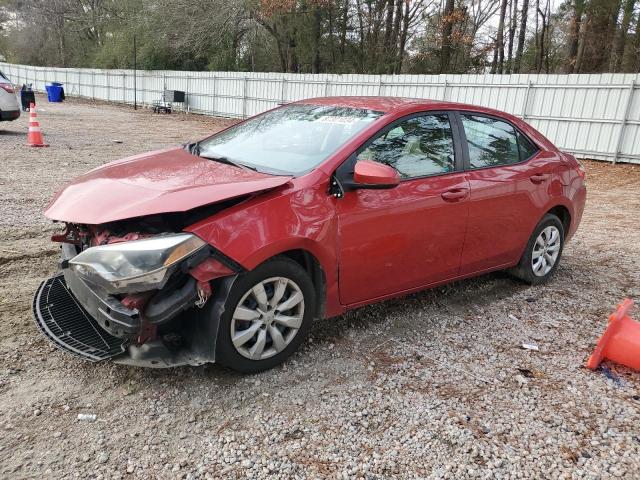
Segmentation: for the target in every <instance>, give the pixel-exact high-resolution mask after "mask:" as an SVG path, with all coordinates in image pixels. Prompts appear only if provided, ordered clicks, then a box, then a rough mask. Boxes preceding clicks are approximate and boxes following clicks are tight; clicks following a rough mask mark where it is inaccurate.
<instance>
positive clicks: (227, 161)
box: [198, 146, 258, 172]
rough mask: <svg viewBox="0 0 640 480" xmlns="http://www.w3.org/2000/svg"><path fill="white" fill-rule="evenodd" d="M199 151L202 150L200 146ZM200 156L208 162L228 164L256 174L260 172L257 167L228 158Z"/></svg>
mask: <svg viewBox="0 0 640 480" xmlns="http://www.w3.org/2000/svg"><path fill="white" fill-rule="evenodd" d="M199 150H200V146H198V151H199ZM200 156H201V157H202V158H206V159H208V160H213V161H214V162H220V163H226V164H227V165H233V166H234V167H238V168H245V169H248V170H253V171H254V172H257V171H258V169H257V168H256V167H252V166H249V165H245V164H243V163H238V162H234V161H233V160H229V159H228V158H227V157H222V156H220V157H216V156H213V155H200Z"/></svg>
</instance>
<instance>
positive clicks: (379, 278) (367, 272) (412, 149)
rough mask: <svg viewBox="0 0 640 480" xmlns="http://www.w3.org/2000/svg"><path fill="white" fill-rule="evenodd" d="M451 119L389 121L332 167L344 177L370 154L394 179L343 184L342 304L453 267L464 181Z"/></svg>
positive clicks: (464, 205)
mask: <svg viewBox="0 0 640 480" xmlns="http://www.w3.org/2000/svg"><path fill="white" fill-rule="evenodd" d="M452 124H453V122H452V121H451V117H450V115H449V114H448V113H429V114H427V113H424V114H420V115H414V116H411V117H409V118H405V119H403V120H400V121H397V122H394V123H393V124H391V125H390V126H388V127H386V128H385V129H383V130H382V132H381V133H379V134H377V135H376V136H374V137H373V138H372V139H371V140H370V141H369V142H367V144H365V145H364V146H363V147H362V148H361V149H359V151H358V152H356V153H355V154H354V155H353V156H352V157H351V158H350V159H349V160H348V161H347V162H346V163H345V164H344V165H342V166H341V167H340V169H339V171H338V175H339V176H341V177H342V178H344V176H345V174H346V175H349V174H352V172H353V167H354V165H355V162H357V161H358V160H373V161H377V162H381V163H384V164H387V165H389V166H391V167H393V168H395V169H396V170H397V171H398V173H399V174H400V178H401V182H400V184H399V185H398V186H397V187H395V188H392V189H388V190H375V189H359V190H352V191H347V192H346V193H345V195H344V197H343V198H342V199H340V201H338V204H337V205H338V206H337V208H338V221H339V239H338V244H339V255H340V258H339V262H340V264H339V280H340V299H341V302H342V303H343V304H345V305H349V304H356V303H359V302H364V301H368V300H373V299H376V298H380V297H384V296H387V295H391V294H394V293H400V292H403V291H406V290H410V289H413V288H416V287H421V286H426V285H429V284H432V283H435V282H439V281H443V280H447V279H450V278H453V277H455V276H456V275H457V274H458V272H459V268H460V258H461V253H462V247H463V243H464V237H465V230H466V226H467V216H468V197H469V186H468V182H467V180H466V178H465V174H464V173H463V172H461V171H458V170H459V169H461V152H460V150H459V149H458V148H457V145H454V137H453V128H452ZM456 151H457V152H458V154H457V155H456ZM456 157H457V159H458V162H456Z"/></svg>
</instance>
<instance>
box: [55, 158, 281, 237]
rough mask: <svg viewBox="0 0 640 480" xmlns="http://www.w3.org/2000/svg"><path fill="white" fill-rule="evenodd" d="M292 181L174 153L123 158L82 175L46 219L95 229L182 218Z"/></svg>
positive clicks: (60, 196)
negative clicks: (143, 219)
mask: <svg viewBox="0 0 640 480" xmlns="http://www.w3.org/2000/svg"><path fill="white" fill-rule="evenodd" d="M290 179H291V177H287V176H274V175H267V174H264V173H258V172H254V171H252V170H248V169H243V168H238V167H235V166H233V165H227V164H223V163H220V162H216V161H213V160H207V159H205V158H200V157H196V156H194V155H191V154H190V153H188V152H186V151H185V150H183V149H182V148H173V149H170V150H163V151H158V152H150V153H145V154H142V155H137V156H134V157H130V158H125V159H123V160H119V161H116V162H113V163H109V164H107V165H104V166H102V167H99V168H96V169H95V170H92V171H90V172H89V173H86V174H84V175H82V176H81V177H79V178H77V179H76V180H74V181H73V182H71V183H70V184H69V185H67V186H66V187H65V188H64V189H62V190H61V191H60V192H58V193H57V194H56V195H55V197H54V198H53V200H52V201H51V203H50V204H49V205H48V206H47V208H46V210H45V212H44V213H45V215H46V216H47V217H48V218H50V219H52V220H60V221H65V222H71V223H84V224H90V225H97V224H101V223H108V222H113V221H117V220H124V219H127V218H134V217H142V216H145V215H154V214H158V213H170V212H184V211H187V210H191V209H192V208H196V207H200V206H204V205H209V204H212V203H216V202H220V201H223V200H228V199H231V198H235V197H239V196H243V195H247V194H250V193H255V192H261V191H265V190H270V189H273V188H276V187H279V186H281V185H284V184H285V183H287V182H288V181H289V180H290Z"/></svg>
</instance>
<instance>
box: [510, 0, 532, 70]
mask: <svg viewBox="0 0 640 480" xmlns="http://www.w3.org/2000/svg"><path fill="white" fill-rule="evenodd" d="M520 15H521V17H520V32H519V33H518V48H517V49H516V59H515V64H514V66H513V73H520V65H521V63H522V52H523V51H524V40H525V36H526V34H527V16H528V15H529V0H523V1H522V10H521V14H520Z"/></svg>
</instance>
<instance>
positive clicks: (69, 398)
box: [0, 100, 640, 479]
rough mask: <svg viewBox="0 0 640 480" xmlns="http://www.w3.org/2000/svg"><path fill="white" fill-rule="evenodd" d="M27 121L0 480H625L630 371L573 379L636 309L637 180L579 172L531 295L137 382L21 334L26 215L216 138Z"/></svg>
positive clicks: (46, 116) (196, 129)
mask: <svg viewBox="0 0 640 480" xmlns="http://www.w3.org/2000/svg"><path fill="white" fill-rule="evenodd" d="M42 107H43V108H42V110H40V113H39V119H40V122H41V125H42V128H43V130H44V134H45V140H46V141H47V142H49V143H51V147H50V148H46V149H33V148H28V147H25V146H24V143H25V139H26V130H27V121H28V118H27V116H23V117H21V118H20V119H19V120H18V121H15V122H12V123H3V124H0V213H1V215H0V225H1V229H0V238H1V240H2V244H1V245H0V325H1V326H2V330H1V333H0V477H2V478H11V479H14V478H34V477H38V478H83V479H84V478H96V479H106V478H124V477H126V478H145V479H147V478H189V479H191V478H263V477H266V476H269V477H271V478H372V479H373V478H434V479H435V478H452V479H453V478H455V479H460V478H592V479H596V478H640V427H639V425H640V374H639V373H637V372H632V371H630V370H626V369H624V368H622V367H617V366H615V365H610V364H609V365H607V366H608V369H609V370H601V371H598V372H590V371H588V370H586V369H585V368H584V367H583V365H584V363H585V360H586V358H587V356H588V355H589V353H590V351H591V350H592V348H593V346H594V344H595V341H596V339H597V338H598V337H599V335H600V334H601V333H602V331H603V329H604V328H605V325H606V317H607V315H608V314H609V312H610V311H611V309H612V308H613V307H614V306H615V304H616V303H617V302H619V301H621V300H622V299H623V298H624V297H627V296H631V297H636V298H638V297H639V296H640V295H639V293H640V292H639V290H638V285H639V284H640V229H639V228H638V217H639V215H640V188H639V187H638V185H639V184H640V168H639V167H632V166H629V165H618V166H611V165H605V164H602V163H596V162H586V167H587V170H588V186H589V200H588V206H587V209H586V212H585V215H584V219H583V222H582V225H581V227H580V230H579V232H578V234H577V235H576V237H575V238H574V240H573V241H572V242H571V243H570V244H568V246H567V248H566V251H565V254H564V257H563V260H562V264H561V266H560V268H559V270H558V272H557V275H556V276H555V278H554V280H553V281H552V282H551V283H549V284H548V285H545V286H542V287H527V286H525V285H523V284H521V283H518V282H517V281H515V280H513V279H511V278H510V277H508V276H507V275H505V274H502V273H497V274H492V275H487V276H484V277H481V278H478V279H474V280H469V281H463V282H458V283H455V284H453V285H450V286H447V287H443V288H439V289H436V290H432V291H428V292H424V293H420V294H415V295H411V296H410V297H408V298H405V299H401V300H394V301H388V302H385V303H382V304H378V305H374V306H370V307H366V308H361V309H359V310H356V311H353V312H351V313H349V314H347V315H343V316H341V317H338V318H334V319H330V320H326V321H320V322H317V324H316V325H315V326H314V329H313V332H312V336H311V337H310V339H309V341H308V343H307V344H306V345H305V347H304V348H303V349H302V351H300V352H299V353H298V354H296V355H294V357H293V358H292V359H290V360H289V361H288V362H287V363H286V364H285V365H284V366H282V367H279V368H276V369H274V370H272V371H269V372H266V373H263V374H260V375H254V376H242V375H238V374H235V373H232V372H229V371H227V370H224V369H223V368H221V367H218V366H216V365H208V366H205V367H200V368H189V367H184V368H177V369H171V370H145V369H139V368H133V367H126V366H119V365H113V364H90V363H86V362H83V361H81V360H77V359H75V358H72V357H70V356H68V355H66V354H64V353H61V352H58V351H57V350H55V349H54V348H53V347H52V346H51V345H50V344H49V343H48V342H47V341H46V340H45V339H44V338H43V337H42V335H40V334H39V333H38V332H37V331H36V329H35V327H34V325H33V322H32V319H31V298H32V294H33V291H34V290H35V288H36V287H37V285H38V283H39V282H40V281H41V280H42V279H44V278H45V277H47V276H48V275H50V274H52V273H54V271H55V269H56V256H57V249H56V248H55V246H54V245H53V244H51V242H49V241H48V236H49V235H50V233H51V232H52V231H53V229H54V227H53V226H52V225H50V224H49V223H48V222H47V221H46V219H44V218H43V217H42V215H41V211H42V209H43V207H44V206H45V205H46V202H47V201H48V199H49V198H50V197H51V195H52V194H53V192H54V191H55V190H56V189H58V188H60V186H61V185H62V184H63V183H64V182H65V181H67V180H69V179H71V178H72V177H74V176H76V175H78V174H80V173H82V172H84V171H86V170H88V169H90V168H93V167H94V166H97V165H100V164H102V163H104V162H107V161H109V160H112V159H116V158H118V157H123V156H126V155H130V154H134V153H138V152H142V151H146V150H150V149H154V148H160V147H163V146H168V145H173V144H176V143H179V142H183V141H186V140H188V139H194V138H198V137H199V136H203V135H204V134H205V133H207V132H211V131H214V130H216V129H218V128H220V127H221V126H222V125H225V124H227V123H228V122H229V121H228V120H221V119H213V118H203V117H198V116H187V115H170V116H159V115H153V114H151V113H150V112H149V111H147V110H139V111H137V112H134V111H133V110H131V109H128V108H123V107H118V106H112V105H105V104H91V103H84V102H79V101H74V100H70V101H68V102H67V103H64V104H56V105H53V104H46V103H42ZM636 318H639V319H640V314H636ZM522 343H534V344H536V345H538V346H539V348H540V350H539V351H531V350H525V349H522V348H521V345H522ZM81 413H82V414H95V415H97V420H96V421H94V422H91V421H80V420H78V419H77V416H78V414H81Z"/></svg>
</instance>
